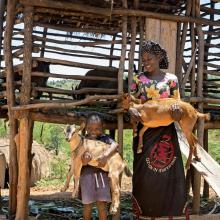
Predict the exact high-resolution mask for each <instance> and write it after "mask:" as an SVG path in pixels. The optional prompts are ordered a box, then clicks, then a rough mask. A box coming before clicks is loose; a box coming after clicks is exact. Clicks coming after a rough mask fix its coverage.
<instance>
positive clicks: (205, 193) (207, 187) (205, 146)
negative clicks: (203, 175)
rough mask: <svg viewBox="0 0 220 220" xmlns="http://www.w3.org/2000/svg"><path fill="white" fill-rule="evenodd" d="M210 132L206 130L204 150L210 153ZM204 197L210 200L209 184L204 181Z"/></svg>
mask: <svg viewBox="0 0 220 220" xmlns="http://www.w3.org/2000/svg"><path fill="white" fill-rule="evenodd" d="M208 134H209V132H208V130H207V129H206V130H205V131H204V139H203V142H204V149H205V151H207V152H208V151H209V139H208V137H209V135H208ZM203 197H204V198H209V184H208V183H207V182H206V181H205V180H204V187H203Z"/></svg>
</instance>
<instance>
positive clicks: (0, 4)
mask: <svg viewBox="0 0 220 220" xmlns="http://www.w3.org/2000/svg"><path fill="white" fill-rule="evenodd" d="M5 7H6V0H0V42H1V45H2V40H3V37H2V36H3V23H4V14H5ZM0 54H1V47H0ZM0 60H2V58H0ZM0 67H1V62H0Z"/></svg>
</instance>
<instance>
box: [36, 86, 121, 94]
mask: <svg viewBox="0 0 220 220" xmlns="http://www.w3.org/2000/svg"><path fill="white" fill-rule="evenodd" d="M32 91H40V92H47V93H55V94H66V95H73V94H86V93H94V94H95V93H103V94H114V93H117V89H107V88H82V89H79V90H67V89H59V88H51V87H34V88H33V89H32Z"/></svg>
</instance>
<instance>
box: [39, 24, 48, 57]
mask: <svg viewBox="0 0 220 220" xmlns="http://www.w3.org/2000/svg"><path fill="white" fill-rule="evenodd" d="M46 37H47V28H44V31H43V36H42V38H43V39H46ZM45 46H46V41H45V40H42V47H41V52H40V57H44V51H45Z"/></svg>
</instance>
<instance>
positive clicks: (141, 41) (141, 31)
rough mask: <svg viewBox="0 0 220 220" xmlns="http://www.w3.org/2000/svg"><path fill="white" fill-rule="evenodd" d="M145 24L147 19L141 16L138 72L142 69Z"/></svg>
mask: <svg viewBox="0 0 220 220" xmlns="http://www.w3.org/2000/svg"><path fill="white" fill-rule="evenodd" d="M144 26H145V19H144V18H142V17H140V41H139V54H138V72H141V71H142V60H141V47H142V45H143V41H144Z"/></svg>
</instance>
